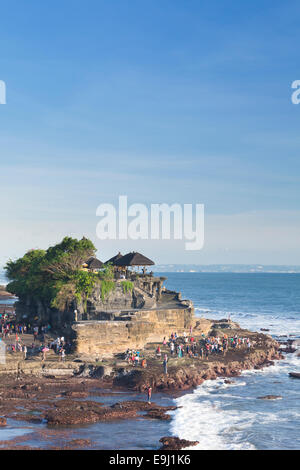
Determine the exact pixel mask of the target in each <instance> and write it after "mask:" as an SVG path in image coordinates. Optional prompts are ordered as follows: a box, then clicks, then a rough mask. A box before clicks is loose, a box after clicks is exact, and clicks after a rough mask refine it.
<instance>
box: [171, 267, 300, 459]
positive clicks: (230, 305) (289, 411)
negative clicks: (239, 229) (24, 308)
mask: <svg viewBox="0 0 300 470" xmlns="http://www.w3.org/2000/svg"><path fill="white" fill-rule="evenodd" d="M166 276H167V277H168V280H167V287H168V288H169V289H175V290H180V291H181V292H182V294H183V298H188V299H192V300H193V302H194V306H195V311H196V315H197V316H199V317H201V316H204V317H206V318H213V319H221V318H228V315H230V318H231V319H232V320H233V321H237V322H238V323H239V324H240V325H241V326H242V327H245V328H249V329H250V330H253V331H258V330H260V328H267V329H269V330H270V332H269V333H268V334H271V335H272V336H274V337H275V338H279V337H280V338H281V339H284V338H282V337H283V335H287V337H289V338H292V339H294V338H299V337H300V274H278V273H272V274H271V273H253V274H248V273H245V274H243V273H239V274H236V273H170V274H166ZM297 354H298V353H294V354H287V355H286V357H285V359H284V360H281V361H276V362H275V364H274V366H271V367H268V368H265V369H263V370H255V371H245V372H244V373H242V375H241V376H240V377H238V378H236V379H234V382H235V383H234V385H227V384H225V383H224V380H222V379H219V380H214V381H207V382H204V383H203V384H202V385H201V386H199V387H197V389H196V390H194V391H193V392H192V393H188V394H185V395H183V396H182V397H180V398H178V399H177V400H176V404H177V405H178V406H180V407H181V408H179V409H178V410H176V411H175V412H174V413H173V419H172V422H171V425H170V431H171V433H172V434H173V435H176V436H178V437H180V438H183V439H189V440H197V441H199V443H200V444H199V445H198V446H197V447H196V448H198V449H237V450H240V449H247V450H248V449H261V450H264V449H300V420H299V418H300V381H299V380H297V379H292V378H290V377H289V376H288V373H289V372H292V371H297V372H300V358H299V357H297ZM264 395H279V396H282V399H278V400H258V399H257V397H258V396H264Z"/></svg>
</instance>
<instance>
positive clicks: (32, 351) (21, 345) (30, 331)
mask: <svg viewBox="0 0 300 470" xmlns="http://www.w3.org/2000/svg"><path fill="white" fill-rule="evenodd" d="M50 331H51V326H50V325H49V324H48V325H42V326H37V325H30V324H25V323H24V324H22V323H15V322H13V321H7V320H6V319H5V317H2V319H1V322H0V334H1V336H2V339H5V340H9V342H7V341H6V350H7V351H9V352H12V353H15V352H21V353H23V359H24V360H26V359H28V357H29V356H31V357H32V356H36V355H40V356H41V360H42V361H45V360H46V359H47V353H48V352H49V351H50V350H53V351H54V352H55V353H56V354H57V355H58V356H59V358H60V360H61V361H65V357H66V354H68V353H70V352H71V348H72V345H71V343H70V342H69V341H66V340H65V338H64V337H63V336H61V337H57V338H56V339H55V340H49V339H48V341H47V340H46V335H47V334H49V333H50ZM24 335H33V342H32V343H31V344H28V341H24V340H25V336H24ZM0 340H1V338H0Z"/></svg>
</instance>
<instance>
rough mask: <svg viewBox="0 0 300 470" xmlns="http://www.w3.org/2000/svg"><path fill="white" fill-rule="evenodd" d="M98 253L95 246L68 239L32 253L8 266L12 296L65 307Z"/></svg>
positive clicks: (8, 287) (10, 262) (8, 288)
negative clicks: (84, 267) (85, 265)
mask: <svg viewBox="0 0 300 470" xmlns="http://www.w3.org/2000/svg"><path fill="white" fill-rule="evenodd" d="M95 252H96V249H95V247H94V245H93V243H92V242H91V241H90V240H88V239H86V238H82V239H81V240H77V239H74V238H71V237H65V238H64V239H63V240H62V242H61V243H58V244H57V245H55V246H52V247H50V248H48V249H47V250H46V251H44V250H30V251H28V252H27V253H25V255H24V256H23V257H22V258H19V259H17V260H16V261H11V260H10V261H9V262H8V263H7V264H6V266H5V271H6V275H7V278H8V279H9V281H10V282H9V284H8V285H7V290H8V292H11V293H12V294H15V295H16V296H18V297H19V298H20V299H27V298H32V299H35V300H36V299H39V300H41V301H42V302H44V303H46V304H48V305H49V306H50V305H51V306H56V308H57V307H58V306H61V305H62V303H63V299H65V301H67V300H68V298H69V297H70V294H71V293H72V292H74V293H75V291H76V276H77V275H78V272H79V270H80V268H81V266H82V264H83V263H84V262H85V261H86V260H87V259H88V258H89V257H91V256H93V255H94V254H95Z"/></svg>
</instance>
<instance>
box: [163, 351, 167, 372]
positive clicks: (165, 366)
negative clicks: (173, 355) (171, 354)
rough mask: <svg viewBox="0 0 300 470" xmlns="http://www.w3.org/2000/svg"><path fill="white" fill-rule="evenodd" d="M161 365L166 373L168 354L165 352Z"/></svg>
mask: <svg viewBox="0 0 300 470" xmlns="http://www.w3.org/2000/svg"><path fill="white" fill-rule="evenodd" d="M163 365H164V373H165V374H167V373H168V356H167V354H165V357H164V362H163Z"/></svg>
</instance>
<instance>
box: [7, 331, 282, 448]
mask: <svg viewBox="0 0 300 470" xmlns="http://www.w3.org/2000/svg"><path fill="white" fill-rule="evenodd" d="M230 334H239V335H240V336H250V337H251V342H252V344H253V347H252V348H251V349H250V351H248V350H247V349H246V348H241V349H238V350H236V351H232V350H229V351H228V352H227V354H226V356H223V355H220V356H215V355H214V356H211V357H209V358H208V359H207V360H200V359H197V358H193V359H192V358H182V359H177V358H176V359H175V358H174V360H173V361H170V367H169V369H168V374H164V373H163V372H162V367H161V361H160V360H156V359H153V361H152V363H151V367H148V368H147V369H142V368H137V367H132V366H129V365H128V364H127V363H124V361H123V362H122V361H121V360H119V361H116V358H114V359H112V360H111V361H108V360H106V361H105V363H104V365H99V364H95V363H94V364H91V363H85V362H82V361H81V362H80V361H77V362H76V361H74V362H73V363H72V362H67V363H61V362H58V361H56V362H55V361H53V362H52V363H51V364H47V363H46V364H42V363H41V362H36V363H35V364H34V365H33V364H30V362H33V361H19V363H18V367H17V371H18V373H17V374H16V373H15V370H14V372H13V373H9V370H10V371H12V369H9V368H8V369H7V370H6V371H5V370H3V366H2V371H1V374H2V376H1V381H0V418H1V419H0V424H1V426H4V427H5V425H6V422H7V420H14V421H20V422H27V423H30V424H31V425H35V424H36V425H43V426H44V427H43V429H40V428H39V429H37V431H34V432H31V433H29V434H25V435H24V436H21V437H18V438H15V439H12V440H7V441H1V442H0V449H1V448H2V449H8V448H9V449H11V448H14V449H26V448H29V447H30V446H26V445H24V444H25V443H26V442H29V441H30V440H32V437H33V436H32V434H34V435H35V436H34V437H35V439H37V440H38V439H39V435H40V436H43V439H46V438H47V439H48V440H49V445H48V447H47V448H61V449H70V448H85V449H89V448H93V443H92V442H87V440H84V439H83V440H78V439H77V440H76V439H75V441H76V442H74V439H69V438H67V437H66V439H64V441H63V443H60V444H57V442H56V441H55V438H56V437H57V434H56V433H57V432H58V430H60V432H61V430H63V429H65V428H66V427H68V426H77V427H78V426H79V427H80V426H84V425H89V424H93V423H97V422H99V423H100V422H102V423H108V422H112V421H116V420H134V419H137V418H139V419H143V420H149V419H151V420H163V421H168V420H170V419H171V416H170V414H169V413H168V412H169V411H172V410H175V409H176V407H174V406H161V405H157V404H155V403H151V404H149V403H147V401H146V396H145V395H144V396H145V400H128V399H126V400H124V401H120V400H118V399H117V400H116V402H115V403H113V404H112V405H109V406H108V405H105V404H103V403H102V402H101V396H103V397H105V396H108V395H109V396H112V395H113V396H116V397H118V394H120V396H121V395H122V393H123V396H124V391H130V392H131V393H132V392H133V391H134V392H138V393H139V392H142V393H144V394H145V389H146V387H147V386H148V385H151V387H152V388H153V392H154V396H153V398H154V400H155V392H167V393H169V394H171V396H174V397H176V396H178V394H181V393H184V392H185V391H187V390H189V389H192V388H195V387H197V386H198V385H200V384H202V383H203V382H204V381H205V380H214V379H217V378H220V377H224V378H225V379H226V380H227V381H228V382H230V380H229V378H232V377H236V376H238V375H240V374H241V372H242V371H243V370H249V369H260V368H263V367H266V366H269V365H271V364H273V361H274V360H277V359H281V358H282V357H283V356H282V353H281V351H280V350H279V349H280V345H279V343H277V342H276V341H275V340H274V339H272V337H270V336H267V335H265V334H262V333H253V332H249V331H247V330H242V329H240V328H238V327H235V328H233V329H232V330H231V331H230ZM154 346H155V345H154ZM150 349H151V351H152V353H153V345H151V348H150ZM149 354H150V353H149ZM26 371H27V373H26ZM45 371H46V372H45ZM51 371H52V372H51ZM61 371H63V373H61ZM95 397H100V398H99V400H100V401H97V400H95ZM162 439H164V440H165V441H163V440H162V441H161V442H162V443H163V448H164V449H167V448H168V449H171V448H172V449H178V448H182V447H180V445H181V444H180V442H179V441H180V440H176V439H175V438H174V437H172V438H169V437H164V438H162ZM174 439H175V440H174ZM172 445H173V447H172ZM182 445H183V446H186V445H187V444H184V443H183V444H182ZM189 445H192V443H190V444H189ZM51 446H52V447H51ZM170 446H171V447H170Z"/></svg>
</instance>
